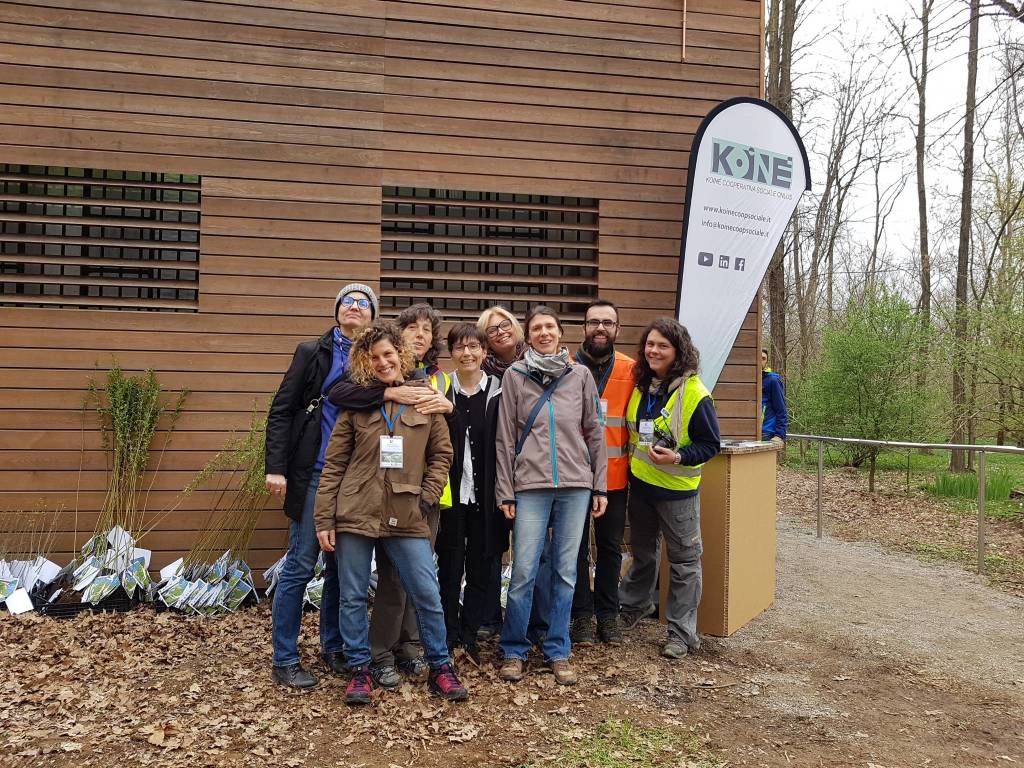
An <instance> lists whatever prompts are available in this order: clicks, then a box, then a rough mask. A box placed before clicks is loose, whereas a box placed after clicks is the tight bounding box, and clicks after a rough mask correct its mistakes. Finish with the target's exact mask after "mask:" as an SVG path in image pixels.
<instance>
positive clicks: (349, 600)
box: [335, 533, 451, 669]
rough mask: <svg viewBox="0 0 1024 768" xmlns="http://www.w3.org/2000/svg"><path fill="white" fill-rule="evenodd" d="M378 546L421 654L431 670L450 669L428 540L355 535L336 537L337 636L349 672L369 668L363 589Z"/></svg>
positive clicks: (368, 639)
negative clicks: (407, 608) (412, 621)
mask: <svg viewBox="0 0 1024 768" xmlns="http://www.w3.org/2000/svg"><path fill="white" fill-rule="evenodd" d="M375 544H379V545H380V546H381V547H383V548H384V551H385V552H387V554H388V557H389V558H391V562H392V564H394V566H395V569H396V570H397V571H398V578H399V579H400V580H401V582H402V587H403V588H404V589H405V593H406V595H407V596H408V598H409V599H410V600H411V601H412V606H413V608H414V609H415V611H416V625H417V627H418V628H419V630H420V642H421V643H422V644H423V655H424V657H425V658H426V661H427V664H428V665H429V666H430V668H431V669H437V668H438V667H440V666H441V665H442V664H448V663H450V662H451V659H450V658H449V656H448V637H447V634H446V631H445V624H444V611H443V610H442V609H441V590H440V587H439V586H438V583H437V571H436V570H435V569H434V551H433V549H432V548H431V546H430V539H426V538H414V537H410V536H392V537H385V538H381V539H371V538H369V537H367V536H359V535H356V534H353V533H340V534H338V537H337V549H336V552H335V554H336V556H337V564H338V585H339V589H340V592H341V598H340V605H341V636H342V639H343V640H344V642H345V659H346V660H347V662H348V665H349V666H350V667H362V666H364V665H366V664H369V663H370V659H371V656H370V622H369V620H368V618H367V614H366V610H367V603H368V600H367V596H366V593H367V589H368V588H369V586H370V558H371V557H372V555H373V547H374V545H375Z"/></svg>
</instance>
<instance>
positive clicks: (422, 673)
mask: <svg viewBox="0 0 1024 768" xmlns="http://www.w3.org/2000/svg"><path fill="white" fill-rule="evenodd" d="M396 666H397V667H398V671H399V672H401V673H402V674H403V675H405V676H406V677H408V678H409V679H411V680H415V681H416V682H419V683H422V682H423V681H424V680H426V679H427V675H428V673H429V672H430V667H428V666H427V662H425V661H424V660H423V657H422V656H417V657H416V658H414V659H406V660H405V661H400V662H398V664H397V665H396Z"/></svg>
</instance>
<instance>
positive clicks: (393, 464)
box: [380, 435, 405, 469]
mask: <svg viewBox="0 0 1024 768" xmlns="http://www.w3.org/2000/svg"><path fill="white" fill-rule="evenodd" d="M402 440H403V438H402V437H401V435H399V436H398V437H389V436H388V435H381V436H380V466H381V468H382V469H402V467H403V466H405V453H404V449H403V447H402Z"/></svg>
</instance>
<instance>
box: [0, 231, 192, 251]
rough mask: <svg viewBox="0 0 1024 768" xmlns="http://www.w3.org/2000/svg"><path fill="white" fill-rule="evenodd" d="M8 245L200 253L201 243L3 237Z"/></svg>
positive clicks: (26, 236)
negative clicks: (143, 249)
mask: <svg viewBox="0 0 1024 768" xmlns="http://www.w3.org/2000/svg"><path fill="white" fill-rule="evenodd" d="M3 240H4V242H8V243H45V244H50V245H106V246H110V247H111V248H151V249H153V250H158V251H198V250H199V243H184V242H180V243H179V242H175V241H172V240H115V239H113V238H111V239H109V240H108V239H104V238H99V237H46V236H43V235H7V234H5V235H3Z"/></svg>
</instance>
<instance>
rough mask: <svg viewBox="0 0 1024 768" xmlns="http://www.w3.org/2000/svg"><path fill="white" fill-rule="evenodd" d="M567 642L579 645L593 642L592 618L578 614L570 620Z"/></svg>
mask: <svg viewBox="0 0 1024 768" xmlns="http://www.w3.org/2000/svg"><path fill="white" fill-rule="evenodd" d="M569 642H571V643H572V644H573V645H578V646H581V647H585V646H588V645H593V644H594V620H593V619H592V618H591V617H590V616H579V617H577V618H575V619H573V620H572V624H571V625H570V626H569Z"/></svg>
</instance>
